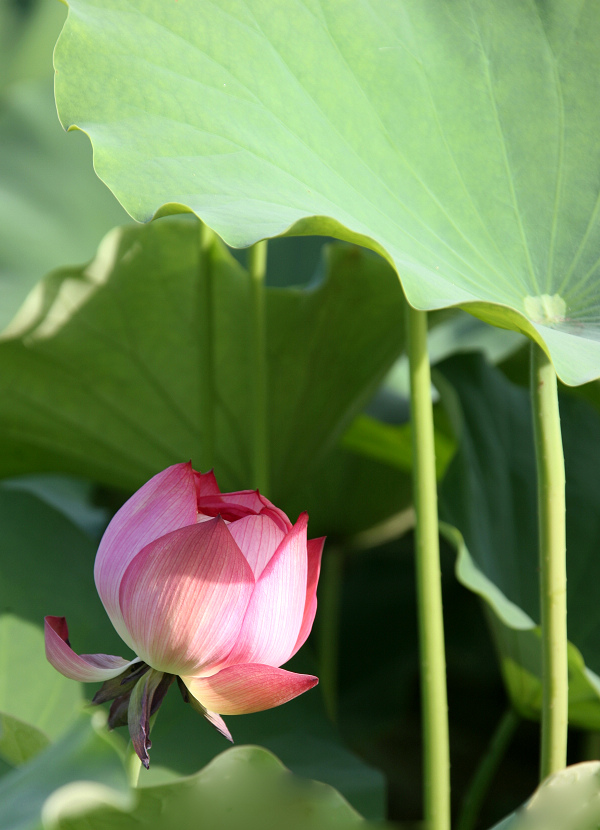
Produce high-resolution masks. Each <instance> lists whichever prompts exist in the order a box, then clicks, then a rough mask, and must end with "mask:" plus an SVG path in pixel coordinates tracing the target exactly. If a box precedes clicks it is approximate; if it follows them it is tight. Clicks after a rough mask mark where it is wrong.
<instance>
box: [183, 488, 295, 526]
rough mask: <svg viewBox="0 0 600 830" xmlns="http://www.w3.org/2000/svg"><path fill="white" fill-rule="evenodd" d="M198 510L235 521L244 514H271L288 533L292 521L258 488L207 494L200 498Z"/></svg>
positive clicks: (271, 517)
mask: <svg viewBox="0 0 600 830" xmlns="http://www.w3.org/2000/svg"><path fill="white" fill-rule="evenodd" d="M198 512H199V513H205V514H206V515H207V516H222V517H223V518H224V519H226V520H227V521H230V522H233V521H236V519H242V518H243V517H244V516H258V515H265V516H269V518H270V519H272V520H273V521H274V522H275V524H276V525H277V526H278V527H279V528H280V529H281V530H282V531H283V532H284V533H287V532H288V531H289V530H291V529H292V523H291V522H290V520H289V519H288V517H287V516H286V515H285V513H284V512H283V510H280V509H279V508H278V507H275V505H274V504H272V503H271V502H270V501H269V500H268V499H266V498H265V497H264V496H261V494H260V493H259V492H258V490H239V491H238V492H236V493H221V494H220V495H218V496H213V495H207V496H202V497H201V498H199V499H198Z"/></svg>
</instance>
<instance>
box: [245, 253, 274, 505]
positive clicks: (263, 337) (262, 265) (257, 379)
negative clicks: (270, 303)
mask: <svg viewBox="0 0 600 830" xmlns="http://www.w3.org/2000/svg"><path fill="white" fill-rule="evenodd" d="M248 271H249V272H250V285H251V294H252V389H253V395H254V400H253V413H252V416H253V417H252V422H253V441H252V453H253V456H252V457H253V470H252V472H253V477H254V486H255V487H258V489H259V490H260V491H261V493H268V492H269V431H268V426H267V417H268V404H267V393H268V386H267V332H266V311H265V275H266V272H267V242H266V240H262V241H261V242H257V243H256V244H255V245H253V246H252V247H251V248H250V250H249V251H248Z"/></svg>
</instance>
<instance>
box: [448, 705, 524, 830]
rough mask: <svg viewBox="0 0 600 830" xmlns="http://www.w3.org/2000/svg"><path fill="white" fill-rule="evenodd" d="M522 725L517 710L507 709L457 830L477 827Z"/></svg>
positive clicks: (462, 810)
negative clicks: (507, 754)
mask: <svg viewBox="0 0 600 830" xmlns="http://www.w3.org/2000/svg"><path fill="white" fill-rule="evenodd" d="M520 723H521V718H520V717H519V715H518V714H517V713H516V712H515V710H514V709H513V708H512V707H511V708H510V709H507V711H506V712H505V713H504V715H503V716H502V719H501V721H500V723H499V724H498V726H497V727H496V730H495V732H494V734H493V735H492V739H491V741H490V743H489V746H488V748H487V751H486V753H485V755H484V757H483V760H482V761H481V763H480V764H479V767H478V768H477V771H476V772H475V775H474V776H473V779H472V781H471V783H470V785H469V789H468V790H467V792H466V794H465V797H464V799H463V803H462V808H461V811H460V815H459V817H458V821H457V822H456V830H473V828H474V827H475V823H476V821H477V817H478V815H479V811H480V810H481V805H482V804H483V800H484V798H485V796H486V795H487V793H488V790H489V788H490V784H491V783H492V781H493V779H494V776H495V774H496V771H497V770H498V767H499V766H500V762H501V761H502V759H503V757H504V754H505V753H506V750H507V749H508V746H509V744H510V742H511V741H512V739H513V736H514V734H515V732H516V731H517V727H518V725H519V724H520Z"/></svg>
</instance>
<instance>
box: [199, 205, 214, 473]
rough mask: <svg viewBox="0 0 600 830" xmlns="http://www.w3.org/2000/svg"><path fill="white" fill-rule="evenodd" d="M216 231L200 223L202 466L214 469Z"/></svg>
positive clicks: (204, 469) (205, 468)
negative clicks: (213, 261) (213, 263)
mask: <svg viewBox="0 0 600 830" xmlns="http://www.w3.org/2000/svg"><path fill="white" fill-rule="evenodd" d="M213 238H214V234H213V232H212V231H211V229H210V228H209V227H208V226H207V225H205V224H204V223H203V222H201V223H200V240H199V252H198V284H199V291H198V294H199V296H198V304H199V326H198V329H199V331H198V335H199V338H200V361H201V363H200V424H201V429H202V445H201V453H200V469H201V470H203V471H204V472H207V471H208V470H212V468H213V467H214V457H215V399H216V395H215V374H214V358H213V351H214V324H213V291H212V267H211V246H212V242H213Z"/></svg>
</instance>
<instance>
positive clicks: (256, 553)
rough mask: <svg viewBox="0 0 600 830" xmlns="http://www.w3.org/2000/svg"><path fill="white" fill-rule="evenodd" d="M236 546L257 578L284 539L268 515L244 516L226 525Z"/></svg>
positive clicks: (282, 533)
mask: <svg viewBox="0 0 600 830" xmlns="http://www.w3.org/2000/svg"><path fill="white" fill-rule="evenodd" d="M228 530H229V532H230V533H231V535H232V536H233V538H234V539H235V541H236V543H237V546H238V548H239V549H240V550H241V551H242V553H243V554H244V556H245V557H246V562H247V563H248V564H249V565H250V567H251V568H252V571H253V573H254V578H255V579H258V578H259V577H260V575H261V574H262V572H263V571H264V569H265V566H266V565H267V564H268V563H269V561H270V560H271V557H272V556H273V554H274V553H275V551H276V550H277V548H278V547H279V545H280V544H281V542H282V541H283V539H284V536H285V534H284V532H283V531H282V530H281V529H280V528H279V526H278V525H276V524H275V522H274V521H273V520H272V519H271V518H270V517H269V516H246V517H245V518H244V519H238V521H237V522H232V523H231V524H230V525H229V527H228Z"/></svg>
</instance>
